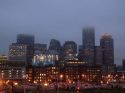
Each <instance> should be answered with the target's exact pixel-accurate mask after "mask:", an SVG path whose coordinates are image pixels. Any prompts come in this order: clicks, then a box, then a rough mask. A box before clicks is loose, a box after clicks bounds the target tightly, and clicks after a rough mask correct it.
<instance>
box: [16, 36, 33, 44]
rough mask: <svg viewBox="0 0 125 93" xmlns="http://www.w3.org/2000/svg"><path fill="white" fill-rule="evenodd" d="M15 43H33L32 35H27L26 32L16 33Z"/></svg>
mask: <svg viewBox="0 0 125 93" xmlns="http://www.w3.org/2000/svg"><path fill="white" fill-rule="evenodd" d="M17 43H18V44H28V45H34V36H33V35H27V34H18V35H17Z"/></svg>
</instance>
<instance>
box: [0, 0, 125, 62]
mask: <svg viewBox="0 0 125 93" xmlns="http://www.w3.org/2000/svg"><path fill="white" fill-rule="evenodd" d="M85 26H93V27H94V28H95V33H96V44H97V45H99V39H100V37H101V35H102V34H103V33H109V34H111V35H112V37H113V38H114V46H115V63H116V64H121V63H122V59H124V58H125V0H0V54H7V53H8V48H9V47H8V46H9V45H10V44H11V43H13V42H16V35H17V34H20V33H26V34H34V36H35V41H36V42H38V43H47V44H48V43H49V42H50V39H57V40H59V41H60V42H61V44H63V43H64V41H66V40H73V41H75V42H76V43H77V44H78V45H81V44H82V29H83V27H85Z"/></svg>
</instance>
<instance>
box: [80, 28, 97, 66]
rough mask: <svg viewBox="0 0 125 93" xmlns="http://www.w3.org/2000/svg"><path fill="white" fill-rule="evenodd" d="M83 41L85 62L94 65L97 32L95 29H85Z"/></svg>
mask: <svg viewBox="0 0 125 93" xmlns="http://www.w3.org/2000/svg"><path fill="white" fill-rule="evenodd" d="M82 39H83V60H84V61H86V62H88V63H90V64H93V63H94V57H95V55H94V54H95V53H94V48H95V30H94V28H93V27H85V28H84V29H83V34H82Z"/></svg>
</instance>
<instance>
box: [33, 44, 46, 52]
mask: <svg viewBox="0 0 125 93" xmlns="http://www.w3.org/2000/svg"><path fill="white" fill-rule="evenodd" d="M46 51H47V44H39V43H36V44H35V45H34V54H41V53H42V54H45V52H46Z"/></svg>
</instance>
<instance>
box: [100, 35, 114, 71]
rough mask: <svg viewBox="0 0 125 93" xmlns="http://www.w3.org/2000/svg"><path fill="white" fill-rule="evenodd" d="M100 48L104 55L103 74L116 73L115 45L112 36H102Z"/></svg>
mask: <svg viewBox="0 0 125 93" xmlns="http://www.w3.org/2000/svg"><path fill="white" fill-rule="evenodd" d="M100 46H101V48H102V55H103V67H102V69H103V73H114V72H115V70H116V65H115V64H114V43H113V38H112V36H111V35H109V34H107V33H106V34H104V35H102V37H101V39H100Z"/></svg>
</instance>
